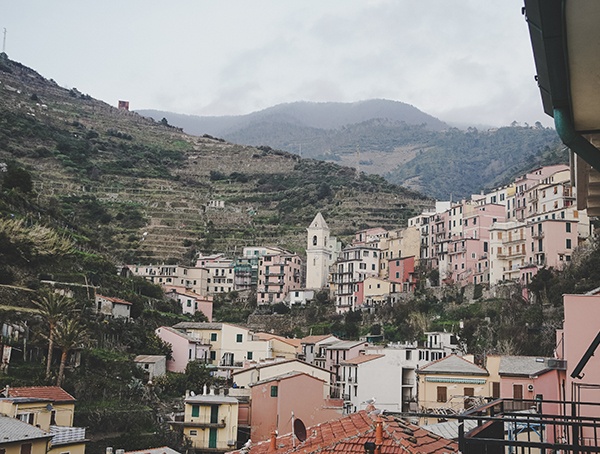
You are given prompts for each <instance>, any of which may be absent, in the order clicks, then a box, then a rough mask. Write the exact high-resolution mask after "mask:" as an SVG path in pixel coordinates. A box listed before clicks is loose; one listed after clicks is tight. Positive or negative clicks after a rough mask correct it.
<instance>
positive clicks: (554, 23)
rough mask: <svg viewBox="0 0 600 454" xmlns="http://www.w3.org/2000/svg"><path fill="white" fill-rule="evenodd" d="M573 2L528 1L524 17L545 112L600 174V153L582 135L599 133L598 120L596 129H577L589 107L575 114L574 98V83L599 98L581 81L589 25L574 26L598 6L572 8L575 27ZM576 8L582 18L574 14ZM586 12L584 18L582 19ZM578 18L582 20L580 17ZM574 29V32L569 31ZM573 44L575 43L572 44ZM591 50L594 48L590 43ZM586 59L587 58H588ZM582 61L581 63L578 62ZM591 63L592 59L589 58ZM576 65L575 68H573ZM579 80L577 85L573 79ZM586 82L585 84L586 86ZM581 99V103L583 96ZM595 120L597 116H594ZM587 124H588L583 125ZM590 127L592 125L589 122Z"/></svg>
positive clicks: (558, 129)
mask: <svg viewBox="0 0 600 454" xmlns="http://www.w3.org/2000/svg"><path fill="white" fill-rule="evenodd" d="M569 1H572V0H525V8H524V13H525V16H526V20H527V23H528V26H529V35H530V37H531V45H532V47H533V55H534V60H535V66H536V71H537V76H536V80H537V82H538V86H539V89H540V94H541V98H542V105H543V108H544V112H545V113H546V114H548V115H550V116H551V117H553V118H554V122H555V125H556V131H557V133H558V135H559V136H560V138H561V140H562V141H563V143H564V144H565V145H567V146H568V147H569V148H570V149H571V150H572V151H573V152H574V153H576V154H577V155H578V156H579V157H581V158H582V159H583V160H584V161H586V162H587V163H588V164H590V165H591V166H592V167H593V168H594V169H596V170H600V151H599V150H598V149H597V148H596V147H595V146H594V145H592V144H591V143H590V141H589V140H587V139H586V138H585V137H583V135H582V134H586V133H598V132H600V131H599V130H598V126H597V122H598V121H600V118H596V119H595V120H596V122H594V124H595V126H594V127H591V128H586V127H576V126H575V124H576V123H577V122H578V120H579V118H576V117H580V116H581V115H576V114H580V113H581V112H582V111H583V112H584V113H585V114H586V115H587V116H588V118H589V112H585V108H586V106H582V105H581V103H580V105H579V106H578V107H577V109H578V110H577V111H576V112H575V111H574V109H575V108H574V105H575V104H574V98H573V94H572V90H573V87H572V83H573V82H575V86H576V87H577V88H578V93H581V90H584V92H585V90H588V93H587V94H588V95H589V96H590V97H592V94H593V95H597V93H596V92H597V90H594V89H593V88H594V87H592V86H588V85H586V82H587V81H586V80H584V79H585V78H582V77H580V74H585V72H582V65H581V62H582V60H581V58H580V53H579V49H580V48H581V43H580V42H579V41H578V39H581V36H582V34H585V33H586V30H588V29H586V28H585V27H586V25H585V24H581V26H580V24H579V23H574V22H573V20H575V21H578V20H580V19H581V17H585V8H589V9H590V10H591V11H593V12H595V11H594V8H595V6H596V5H594V4H593V3H590V2H582V3H578V4H577V5H575V4H573V5H575V6H573V5H569V6H570V8H571V10H570V11H571V12H570V17H571V18H573V17H575V19H572V21H571V23H569V26H567V24H568V20H567V19H568V18H567V3H568V2H569ZM574 8H579V10H576V11H577V12H578V14H574V13H573V11H574ZM582 11H583V15H579V13H581V12H582ZM576 16H578V17H576ZM568 27H570V29H568ZM569 40H571V43H569ZM569 45H571V49H572V51H573V50H575V52H573V55H571V56H569ZM590 45H591V46H593V44H591V43H590ZM584 57H585V55H584ZM578 58H579V60H578ZM587 60H589V58H587ZM573 65H575V68H573V67H572V66H573ZM573 76H575V78H574V81H573V80H571V78H572V77H573ZM582 81H583V82H582ZM578 99H581V96H579V98H578ZM592 117H593V112H592ZM580 123H584V124H585V123H586V122H580ZM588 124H589V122H588Z"/></svg>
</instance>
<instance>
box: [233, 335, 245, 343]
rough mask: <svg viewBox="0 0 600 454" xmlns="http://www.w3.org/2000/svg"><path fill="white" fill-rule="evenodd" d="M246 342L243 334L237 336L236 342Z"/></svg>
mask: <svg viewBox="0 0 600 454" xmlns="http://www.w3.org/2000/svg"><path fill="white" fill-rule="evenodd" d="M243 340H244V335H243V334H237V335H236V336H235V341H236V342H242V341H243Z"/></svg>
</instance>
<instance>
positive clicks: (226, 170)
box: [0, 59, 430, 262]
mask: <svg viewBox="0 0 600 454" xmlns="http://www.w3.org/2000/svg"><path fill="white" fill-rule="evenodd" d="M0 82H1V85H0V91H1V94H2V96H0V160H4V161H8V160H16V161H17V162H18V163H19V165H22V166H25V167H27V168H28V169H29V171H30V172H31V174H32V176H33V178H34V183H35V189H36V191H37V193H38V197H37V201H38V202H39V203H40V206H42V207H44V209H45V210H46V211H48V214H50V215H52V214H53V213H54V214H57V213H60V214H61V216H62V217H61V222H62V223H63V227H64V228H67V229H71V230H73V231H76V232H77V234H78V235H79V236H80V238H81V241H82V242H84V243H86V245H88V246H89V247H93V248H97V249H100V250H105V251H106V252H109V253H111V254H112V256H113V257H114V258H115V259H121V260H126V261H136V262H156V261H163V260H169V259H173V260H180V259H182V258H183V257H186V256H187V257H191V255H192V253H193V252H194V251H195V250H203V251H211V250H212V251H214V250H225V251H230V252H234V251H237V252H239V251H240V249H241V248H242V247H243V246H246V245H252V244H279V245H281V246H284V247H288V248H291V249H295V250H298V251H302V248H303V245H304V241H305V239H304V236H305V228H306V225H307V224H308V223H309V222H310V221H311V220H312V217H314V215H315V214H316V212H317V211H322V212H323V214H324V215H325V217H326V219H327V220H328V222H329V224H330V227H331V228H332V230H333V233H334V234H338V235H340V234H341V235H343V234H344V233H345V234H349V233H350V231H351V230H354V229H356V228H358V227H365V226H376V225H382V226H384V227H388V228H393V227H399V226H402V225H404V223H405V220H406V218H407V217H409V216H411V215H412V214H413V213H415V212H417V211H420V210H421V209H422V208H423V207H424V206H426V205H429V203H430V202H429V201H427V200H425V199H424V198H423V197H421V196H419V195H418V194H416V193H411V192H410V191H406V190H404V189H402V188H400V187H397V186H394V185H391V184H389V183H386V182H385V181H384V180H383V179H381V178H379V177H372V176H365V175H361V176H359V177H357V176H356V175H355V172H354V170H352V169H349V168H345V167H340V166H336V165H332V164H327V163H323V162H319V161H312V160H302V159H300V158H299V157H298V156H294V155H291V154H288V153H283V152H277V151H274V150H271V149H267V148H265V149H260V150H259V149H256V148H252V147H247V146H238V145H234V144H230V143H226V142H223V141H221V140H217V139H213V138H209V137H193V136H188V135H186V134H184V133H182V132H181V131H180V130H178V129H177V128H172V127H169V126H168V125H163V124H161V123H157V122H154V121H152V120H150V119H147V118H144V117H141V116H139V115H137V114H135V113H132V112H126V111H120V110H117V109H116V108H113V107H111V106H109V105H107V104H105V103H103V102H100V101H97V100H94V99H91V98H90V97H89V96H87V95H85V94H83V93H81V92H79V91H77V90H75V89H73V90H66V89H63V88H61V87H58V86H57V85H56V84H54V83H53V82H52V81H48V80H46V79H44V78H43V77H42V76H40V75H38V74H37V73H35V72H34V71H32V70H30V69H28V68H26V67H24V66H22V65H20V64H18V63H15V62H12V61H10V60H6V59H4V60H2V62H1V64H0ZM212 200H219V201H224V202H225V208H210V207H207V205H208V204H209V203H210V201H212ZM145 232H147V234H146V235H143V234H144V233H145Z"/></svg>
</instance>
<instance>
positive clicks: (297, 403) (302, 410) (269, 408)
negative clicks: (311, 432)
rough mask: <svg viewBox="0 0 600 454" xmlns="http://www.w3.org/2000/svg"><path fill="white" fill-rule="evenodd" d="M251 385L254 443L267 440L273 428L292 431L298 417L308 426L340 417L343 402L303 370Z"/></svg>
mask: <svg viewBox="0 0 600 454" xmlns="http://www.w3.org/2000/svg"><path fill="white" fill-rule="evenodd" d="M251 387H252V391H251V402H252V404H251V405H252V423H251V429H250V439H251V440H252V441H253V442H259V441H262V440H267V439H268V438H269V437H270V436H271V433H272V432H273V431H277V433H279V434H286V433H290V432H293V426H292V424H293V422H294V421H297V420H300V421H302V423H304V426H305V427H309V426H313V425H316V424H320V423H323V422H327V421H330V420H332V419H337V418H339V417H340V416H342V401H341V400H340V399H335V400H332V399H329V398H328V396H327V389H328V387H327V384H326V383H325V382H323V380H320V379H318V378H316V377H311V376H310V375H307V374H305V373H303V372H290V373H288V374H284V375H279V376H276V377H272V378H269V379H266V380H263V381H259V382H257V383H255V384H254V385H252V386H251ZM300 391H301V398H299V392H300ZM296 424H298V423H296Z"/></svg>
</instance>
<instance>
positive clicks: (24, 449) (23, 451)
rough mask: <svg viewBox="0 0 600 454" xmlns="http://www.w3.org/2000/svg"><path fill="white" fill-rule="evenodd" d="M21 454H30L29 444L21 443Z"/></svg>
mask: <svg viewBox="0 0 600 454" xmlns="http://www.w3.org/2000/svg"><path fill="white" fill-rule="evenodd" d="M21 454H31V443H23V444H22V445H21Z"/></svg>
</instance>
